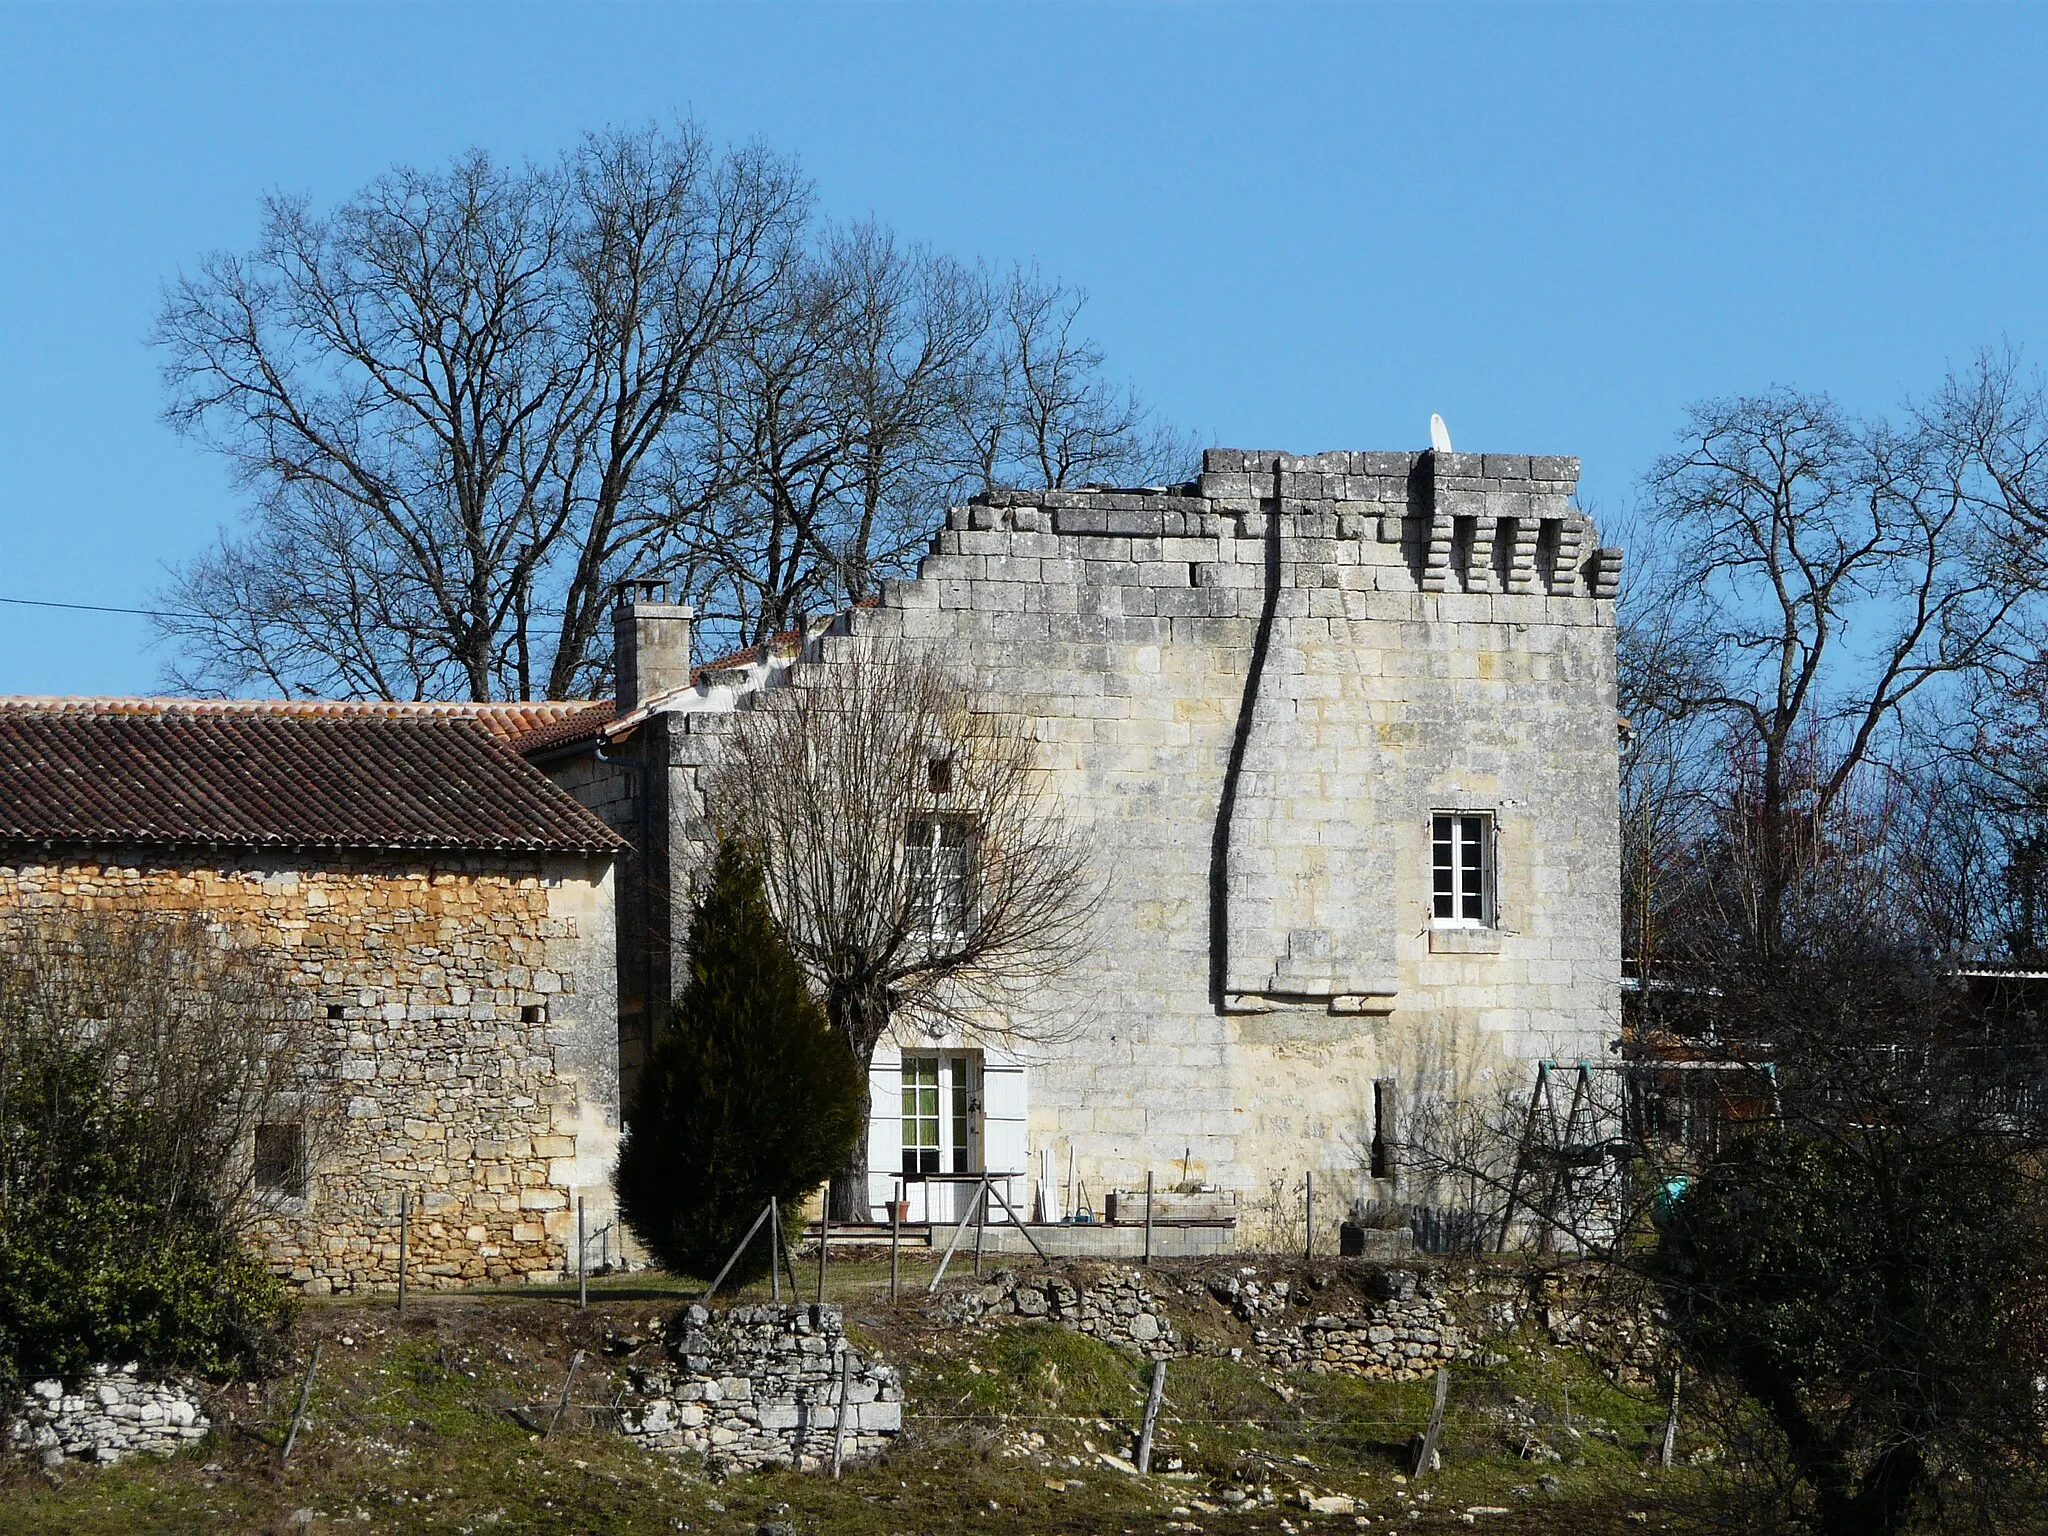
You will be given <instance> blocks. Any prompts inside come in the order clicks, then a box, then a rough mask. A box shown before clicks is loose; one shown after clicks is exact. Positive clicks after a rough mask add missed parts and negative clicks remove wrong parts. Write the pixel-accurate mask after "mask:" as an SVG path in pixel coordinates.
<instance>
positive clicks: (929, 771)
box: [924, 757, 953, 795]
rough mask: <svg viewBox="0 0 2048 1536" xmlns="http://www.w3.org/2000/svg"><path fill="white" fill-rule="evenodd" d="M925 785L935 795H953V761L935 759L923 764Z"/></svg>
mask: <svg viewBox="0 0 2048 1536" xmlns="http://www.w3.org/2000/svg"><path fill="white" fill-rule="evenodd" d="M924 773H925V784H926V786H927V787H928V788H929V789H930V790H931V792H932V793H933V794H935V795H950V794H951V793H953V759H952V758H950V757H935V758H933V759H932V760H931V761H930V762H928V763H926V764H925V768H924Z"/></svg>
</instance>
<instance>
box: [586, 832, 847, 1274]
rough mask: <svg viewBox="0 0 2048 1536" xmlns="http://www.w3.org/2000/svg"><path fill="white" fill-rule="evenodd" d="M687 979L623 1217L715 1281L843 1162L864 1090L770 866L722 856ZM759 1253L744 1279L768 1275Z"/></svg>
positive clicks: (677, 1269) (648, 1103) (694, 931)
mask: <svg viewBox="0 0 2048 1536" xmlns="http://www.w3.org/2000/svg"><path fill="white" fill-rule="evenodd" d="M690 956H691V960H690V979H689V983H688V985H687V986H686V987H685V988H684V990H683V994H682V996H681V997H680V998H679V999H678V1000H677V1002H676V1006H675V1011H674V1013H673V1015H672V1016H671V1018H670V1021H669V1027H668V1029H667V1031H666V1032H665V1033H664V1034H663V1035H662V1037H661V1039H660V1040H658V1041H657V1042H656V1043H655V1046H654V1049H653V1051H652V1052H651V1053H650V1054H649V1057H648V1060H647V1064H646V1066H645V1067H644V1068H643V1069H642V1072H641V1077H640V1088H639V1092H638V1095H637V1096H636V1099H635V1102H634V1104H633V1107H632V1115H631V1119H630V1121H629V1122H628V1126H627V1132H626V1138H625V1143H624V1146H623V1147H622V1148H621V1150H620V1153H619V1167H618V1172H617V1174H616V1176H615V1178H614V1183H615V1186H616V1188H617V1190H618V1196H619V1210H620V1213H621V1214H622V1215H623V1217H624V1218H625V1221H626V1224H627V1225H628V1226H629V1227H631V1228H632V1229H633V1232H634V1234H635V1235H636V1236H638V1237H639V1239H640V1241H641V1242H642V1243H644V1244H645V1245H646V1247H647V1249H648V1251H649V1252H650V1253H652V1254H653V1255H654V1256H655V1257H656V1258H658V1259H659V1260H660V1261H661V1263H662V1264H663V1265H664V1266H665V1267H667V1268H668V1269H669V1270H670V1271H672V1272H674V1273H676V1274H688V1275H701V1276H703V1277H705V1278H707V1279H708V1278H710V1277H711V1276H713V1275H715V1274H716V1273H717V1271H718V1268H719V1266H720V1265H722V1264H724V1262H725V1261H726V1258H727V1257H728V1256H729V1255H730V1254H731V1252H732V1250H733V1247H734V1245H735V1244H737V1243H738V1242H739V1240H740V1238H741V1237H742V1236H744V1235H745V1233H746V1230H747V1228H748V1227H749V1226H751V1225H752V1224H753V1221H754V1218H755V1217H756V1216H758V1215H760V1214H761V1211H762V1208H763V1207H764V1206H765V1205H766V1204H767V1202H768V1201H769V1200H771V1199H772V1200H775V1201H778V1202H779V1203H780V1204H781V1206H782V1211H783V1219H784V1221H785V1222H788V1221H790V1220H791V1219H792V1218H793V1217H794V1215H795V1209H796V1204H797V1202H798V1201H799V1200H801V1199H802V1197H803V1196H804V1195H806V1194H808V1193H809V1192H810V1191H812V1190H814V1189H816V1188H817V1187H818V1186H819V1185H820V1184H822V1183H823V1182H824V1181H825V1180H826V1179H827V1178H829V1177H831V1175H832V1174H833V1173H835V1172H836V1171H837V1170H838V1169H839V1168H840V1166H841V1165H842V1164H843V1163H844V1162H845V1160H846V1155H847V1153H848V1151H849V1150H851V1148H852V1146H853V1143H854V1138H855V1137H856V1136H859V1135H861V1134H863V1132H864V1130H865V1127H866V1124H867V1113H866V1111H867V1102H866V1101H867V1083H866V1080H865V1078H864V1077H863V1075H862V1073H861V1070H860V1067H859V1065H858V1064H857V1063H856V1062H855V1061H854V1058H853V1053H852V1052H851V1051H850V1050H849V1049H848V1048H847V1045H846V1042H845V1040H844V1039H843V1038H842V1037H841V1036H840V1035H839V1034H838V1033H837V1032H836V1031H834V1030H833V1029H832V1027H831V1025H830V1023H829V1022H828V1021H827V1019H826V1017H825V1011H824V1009H823V1008H821V1007H820V1006H819V1005H818V1002H817V999H815V998H814V997H812V995H811V993H810V989H809V987H808V985H807V984H806V982H805V980H804V975H803V972H802V971H801V970H800V969H799V968H798V966H797V963H796V960H795V958H794V957H793V956H792V955H791V954H790V952H789V946H788V945H787V944H786V943H785V942H784V941H783V937H782V934H781V931H780V930H779V929H778V928H777V927H776V924H775V919H774V916H773V914H771V913H770V911H769V910H768V898H767V894H766V892H765V890H764V889H763V886H762V880H761V872H760V868H759V866H758V865H756V864H755V862H754V861H753V860H752V859H751V858H750V857H748V856H747V854H746V853H745V852H744V851H743V850H742V849H741V848H740V847H739V846H737V845H736V844H733V843H730V842H727V843H723V844H721V845H720V847H719V850H718V855H717V859H716V861H715V863H714V865H713V868H712V873H711V881H710V884H709V886H708V887H707V888H706V890H705V892H704V895H703V898H702V899H701V900H700V901H699V903H698V905H697V910H696V913H695V915H694V916H693V917H692V919H691V924H690ZM764 1238H765V1234H764V1235H763V1237H757V1238H756V1239H755V1241H754V1242H753V1243H751V1244H749V1245H748V1250H747V1252H746V1253H745V1254H744V1255H742V1257H741V1259H740V1262H739V1264H738V1266H736V1267H735V1269H734V1271H733V1277H734V1278H735V1279H737V1280H748V1279H753V1278H755V1277H757V1276H760V1275H763V1274H766V1273H767V1271H768V1262H769V1246H768V1243H767V1242H766V1241H765V1240H764Z"/></svg>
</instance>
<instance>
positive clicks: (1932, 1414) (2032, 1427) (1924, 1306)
mask: <svg viewBox="0 0 2048 1536" xmlns="http://www.w3.org/2000/svg"><path fill="white" fill-rule="evenodd" d="M2028 1161H2029V1160H2028V1159H2027V1158H2026V1157H2025V1156H2024V1155H2023V1154H2022V1153H2021V1152H2020V1151H2019V1150H2018V1149H2015V1148H2014V1147H2013V1146H2011V1145H2010V1144H2009V1143H2008V1142H2006V1141H2005V1140H2004V1139H2003V1138H1998V1137H1990V1136H1984V1135H1981V1134H1969V1133H1960V1134H1952V1135H1948V1136H1943V1137H1933V1136H1925V1135H1923V1136H1918V1137H1916V1136H1912V1135H1908V1134H1905V1133H1903V1132H1902V1131H1901V1130H1900V1129H1898V1128H1897V1127H1884V1126H1869V1127H1860V1128H1856V1129H1854V1130H1851V1131H1847V1132H1838V1133H1836V1134H1818V1133H1815V1132H1812V1131H1804V1130H1798V1129H1790V1128H1783V1127H1773V1128H1771V1129H1768V1130H1763V1131H1758V1132H1753V1133H1752V1134H1750V1135H1748V1136H1745V1137H1743V1138H1741V1139H1740V1140H1738V1141H1737V1142H1735V1143H1734V1145H1733V1146H1732V1147H1730V1148H1729V1149H1728V1150H1727V1151H1725V1152H1724V1153H1722V1154H1721V1156H1720V1157H1719V1158H1717V1159H1716V1160H1715V1162H1714V1163H1713V1164H1712V1165H1710V1166H1709V1167H1708V1169H1707V1170H1706V1172H1705V1174H1704V1176H1703V1177H1702V1178H1701V1179H1700V1180H1699V1181H1698V1182H1697V1183H1696V1184H1694V1185H1693V1186H1692V1188H1691V1189H1690V1190H1688V1191H1687V1192H1686V1194H1685V1195H1684V1196H1683V1197H1682V1198H1680V1199H1679V1200H1678V1201H1677V1202H1676V1204H1675V1205H1674V1206H1673V1207H1672V1209H1671V1211H1670V1212H1669V1214H1668V1215H1667V1216H1666V1217H1665V1219H1664V1222H1663V1225H1662V1230H1661V1232H1660V1234H1659V1243H1658V1249H1657V1253H1656V1257H1655V1266H1656V1272H1657V1274H1658V1278H1659V1279H1660V1281H1661V1282H1662V1286H1663V1290H1664V1294H1665V1298H1666V1300H1667V1302H1668V1303H1669V1306H1670V1310H1671V1316H1672V1321H1673V1324H1674V1326H1675V1328H1676V1330H1677V1333H1678V1337H1679V1339H1680V1341H1681V1342H1682V1343H1683V1344H1684V1345H1685V1346H1686V1352H1687V1355H1688V1357H1689V1358H1690V1360H1691V1361H1692V1362H1693V1367H1694V1369H1695V1370H1698V1371H1700V1372H1702V1373H1703V1374H1705V1375H1707V1376H1708V1377H1718V1378H1720V1379H1721V1380H1723V1381H1725V1382H1727V1383H1728V1384H1730V1385H1732V1386H1734V1387H1736V1388H1737V1389H1739V1390H1740V1391H1741V1392H1742V1393H1744V1394H1746V1395H1747V1396H1748V1397H1749V1398H1750V1399H1752V1400H1753V1401H1754V1402H1755V1403H1756V1404H1758V1405H1759V1406H1760V1407H1761V1408H1762V1409H1763V1410H1764V1412H1765V1413H1766V1414H1767V1415H1768V1416H1769V1418H1770V1420H1771V1422H1772V1423H1773V1425H1774V1426H1775V1427H1776V1430H1777V1432H1778V1434H1779V1436H1780V1437H1781V1438H1782V1442H1783V1451H1784V1453H1785V1454H1786V1455H1787V1456H1788V1457H1789V1459H1790V1463H1791V1465H1792V1467H1793V1469H1794V1471H1795V1474H1796V1476H1797V1479H1798V1481H1799V1482H1800V1483H1801V1484H1803V1485H1804V1488H1805V1491H1806V1494H1807V1497H1808V1498H1809V1500H1810V1502H1811V1506H1812V1507H1811V1516H1810V1518H1811V1523H1812V1524H1813V1525H1814V1527H1815V1528H1816V1529H1818V1530H1820V1531H1823V1532H1829V1533H1837V1532H1839V1533H1849V1532H1855V1533H1858V1536H1861V1533H1865V1532H1874V1533H1882V1532H1887V1531H1896V1530H1899V1529H1901V1528H1902V1527H1903V1526H1904V1525H1905V1524H1906V1523H1908V1521H1909V1520H1910V1519H1911V1518H1912V1517H1913V1515H1914V1513H1915V1510H1916V1507H1917V1506H1919V1505H1921V1504H1922V1503H1924V1502H1926V1501H1928V1500H1930V1499H1935V1498H1937V1497H1938V1490H1937V1489H1936V1487H1935V1484H1936V1482H1937V1481H1938V1480H1940V1479H1941V1478H1943V1477H1944V1476H1946V1475H1948V1474H1950V1473H1953V1472H1955V1471H1957V1470H1961V1469H1967V1470H1968V1471H1969V1472H1970V1473H1971V1476H1970V1477H1969V1478H1968V1480H1967V1481H1968V1487H1967V1488H1962V1487H1950V1488H1948V1489H1947V1490H1946V1492H1947V1494H1948V1495H1950V1496H1952V1498H1953V1502H1954V1503H1955V1505H1956V1512H1957V1513H1959V1514H1962V1515H1963V1518H1964V1520H1965V1523H1968V1522H1969V1521H1970V1520H1971V1519H1972V1518H1974V1516H1976V1515H1978V1514H1980V1513H1983V1512H1984V1509H1988V1508H1989V1507H1991V1502H1992V1501H1994V1500H1995V1499H1997V1498H2002V1497H2004V1496H2006V1495H2008V1494H2016V1493H2020V1492H2021V1490H2020V1487H2019V1485H2020V1484H2021V1483H2030V1472H2029V1469H2030V1467H2031V1466H2032V1465H2033V1464H2034V1462H2035V1458H2036V1453H2037V1452H2038V1448H2039V1441H2040V1420H2039V1408H2038V1389H2037V1385H2036V1383H2037V1381H2038V1379H2039V1377H2040V1375H2041V1373H2042V1371H2043V1369H2044V1367H2048V1357H2044V1355H2043V1348H2042V1346H2043V1333H2042V1310H2043V1309H2042V1304H2041V1301H2040V1297H2041V1294H2042V1290H2041V1287H2042V1282H2043V1278H2044V1276H2043V1273H2042V1264H2041V1252H2042V1250H2041V1235H2040V1232H2039V1230H2038V1228H2037V1224H2036V1223H2037V1214H2038V1213H2037V1212H2035V1211H2034V1210H2033V1209H2032V1203H2033V1202H2032V1198H2031V1193H2030V1191H2029V1189H2028V1182H2029V1180H2028ZM2007 1484H2012V1485H2013V1486H2012V1487H2010V1488H2009V1487H2007V1486H2005V1485H2007ZM2037 1494H2038V1489H2037V1488H2035V1489H2033V1490H2032V1492H2031V1493H2027V1494H2024V1495H2023V1496H2026V1497H2031V1496H2037ZM1972 1505H1982V1506H1983V1508H1971V1506H1972ZM1965 1511H1967V1513H1965ZM1985 1528H1989V1523H1988V1522H1987V1524H1986V1525H1985Z"/></svg>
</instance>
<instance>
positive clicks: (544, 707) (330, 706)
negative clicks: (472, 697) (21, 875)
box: [0, 694, 603, 742]
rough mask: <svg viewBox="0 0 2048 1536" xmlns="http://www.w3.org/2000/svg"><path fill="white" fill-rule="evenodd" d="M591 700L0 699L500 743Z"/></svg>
mask: <svg viewBox="0 0 2048 1536" xmlns="http://www.w3.org/2000/svg"><path fill="white" fill-rule="evenodd" d="M600 707H603V706H600V705H598V704H595V703H593V702H592V701H591V700H589V699H525V700H519V701H516V702H513V703H507V704H472V703H467V702H463V701H459V700H440V699H435V700H429V701H424V702H417V703H406V702H402V701H396V700H388V699H174V698H160V697H154V698H152V697H137V698H122V697H118V696H115V695H105V696H99V695H93V694H79V695H61V694H53V695H48V696H36V695H20V694H0V714H6V713H8V712H9V711H13V710H30V711H33V712H34V713H36V714H42V715H56V714H64V715H257V716H263V717H266V718H283V719H290V720H362V719H379V720H474V721H475V722H476V723H477V724H478V725H481V726H482V727H483V728H484V729H485V730H487V731H489V732H490V733H491V734H492V735H493V736H495V737H497V738H498V739H499V740H500V741H504V742H512V741H516V740H518V739H519V738H521V737H523V736H525V735H527V734H528V733H530V732H533V731H538V730H545V729H548V728H549V727H552V726H558V725H560V724H561V722H563V721H565V720H568V719H572V718H574V717H576V716H578V715H582V714H586V713H588V712H589V711H590V710H592V709H595V708H600Z"/></svg>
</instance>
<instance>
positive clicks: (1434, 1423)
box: [1409, 1365, 1451, 1480]
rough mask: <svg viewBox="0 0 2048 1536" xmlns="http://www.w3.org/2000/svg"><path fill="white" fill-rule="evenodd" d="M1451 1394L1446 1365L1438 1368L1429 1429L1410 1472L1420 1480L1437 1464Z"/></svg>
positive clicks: (1416, 1453)
mask: <svg viewBox="0 0 2048 1536" xmlns="http://www.w3.org/2000/svg"><path fill="white" fill-rule="evenodd" d="M1450 1396H1451V1373H1450V1371H1449V1370H1448V1369H1447V1368H1446V1367H1444V1366H1441V1365H1440V1366H1438V1367H1437V1368H1436V1399H1435V1401H1434V1402H1433V1403H1432V1404H1431V1405H1430V1409H1429V1430H1428V1433H1426V1434H1424V1435H1423V1437H1422V1445H1421V1446H1420V1448H1418V1449H1417V1451H1416V1452H1415V1468H1414V1470H1413V1471H1412V1472H1411V1473H1410V1474H1409V1475H1410V1476H1411V1477H1414V1478H1416V1479H1418V1480H1420V1479H1422V1478H1425V1477H1427V1476H1429V1474H1430V1471H1431V1469H1432V1468H1433V1467H1434V1466H1435V1465H1436V1442H1437V1438H1438V1437H1439V1436H1440V1435H1442V1434H1443V1432H1444V1404H1445V1403H1446V1402H1448V1401H1449V1400H1450Z"/></svg>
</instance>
